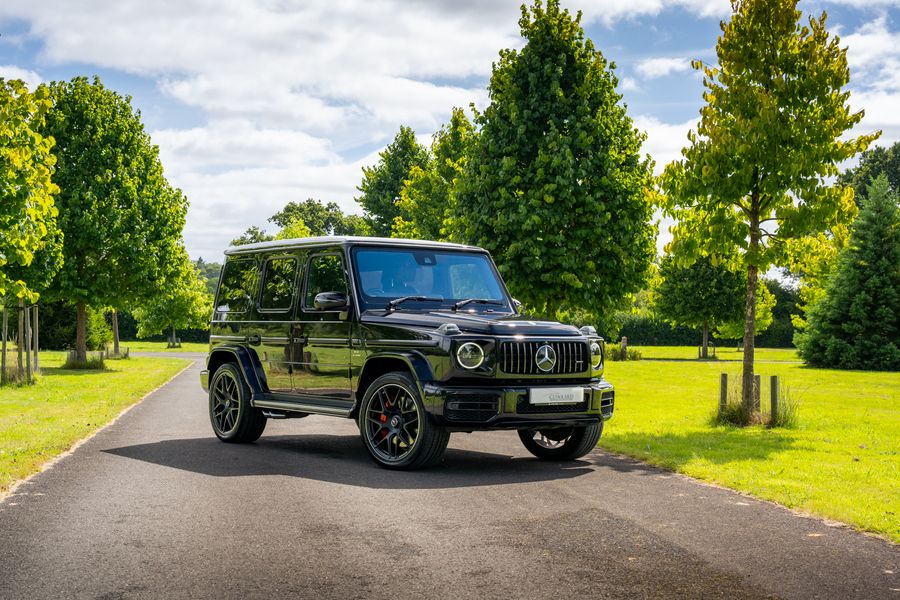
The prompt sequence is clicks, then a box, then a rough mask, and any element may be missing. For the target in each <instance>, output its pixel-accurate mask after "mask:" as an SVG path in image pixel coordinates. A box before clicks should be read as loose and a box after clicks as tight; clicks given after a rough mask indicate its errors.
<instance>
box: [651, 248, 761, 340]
mask: <svg viewBox="0 0 900 600" xmlns="http://www.w3.org/2000/svg"><path fill="white" fill-rule="evenodd" d="M659 270H660V275H661V277H662V283H661V284H660V286H659V290H658V292H657V294H656V310H657V311H658V312H659V314H660V316H661V317H662V318H663V319H664V320H665V321H666V322H668V323H671V324H672V325H675V326H678V325H684V326H686V327H694V328H700V329H702V331H703V338H702V348H703V349H702V353H701V355H702V357H703V358H708V356H709V354H708V346H709V332H710V330H711V329H716V328H717V327H719V326H722V325H726V324H727V323H735V322H740V321H741V317H742V315H743V312H744V310H743V307H744V278H743V276H742V274H741V273H740V272H739V271H737V270H735V269H734V268H730V267H729V265H728V264H727V263H725V262H722V263H719V264H714V263H713V261H712V260H711V259H710V258H708V257H704V258H700V259H698V260H696V261H694V262H693V263H691V264H690V266H683V265H680V264H679V263H678V261H676V260H675V257H673V256H672V255H666V256H664V257H663V259H662V261H660V269H659Z"/></svg>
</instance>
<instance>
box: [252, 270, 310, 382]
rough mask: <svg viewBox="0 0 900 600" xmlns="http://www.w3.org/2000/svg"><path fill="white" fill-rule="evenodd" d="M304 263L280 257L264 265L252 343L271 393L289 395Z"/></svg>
mask: <svg viewBox="0 0 900 600" xmlns="http://www.w3.org/2000/svg"><path fill="white" fill-rule="evenodd" d="M299 271H300V261H299V260H298V259H297V257H295V256H291V255H287V254H280V255H274V256H269V257H267V258H266V260H265V262H264V263H263V266H262V285H261V286H260V294H259V301H258V303H257V313H258V315H259V320H258V321H257V323H256V327H254V332H253V333H254V336H253V337H252V340H251V344H253V345H255V346H256V352H257V355H258V356H259V360H260V362H261V363H262V366H263V370H264V371H265V374H266V381H267V382H268V385H269V390H270V391H272V392H274V393H276V394H289V393H290V392H291V389H292V384H291V366H292V365H291V349H292V348H291V323H292V322H291V314H292V313H293V310H294V306H295V305H296V299H297V296H298V294H297V279H298V273H299Z"/></svg>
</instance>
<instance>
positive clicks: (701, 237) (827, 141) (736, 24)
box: [661, 0, 878, 407]
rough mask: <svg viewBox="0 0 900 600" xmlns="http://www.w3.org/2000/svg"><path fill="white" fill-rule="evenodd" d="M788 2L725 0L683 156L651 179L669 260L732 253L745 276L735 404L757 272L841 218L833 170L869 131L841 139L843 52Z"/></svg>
mask: <svg viewBox="0 0 900 600" xmlns="http://www.w3.org/2000/svg"><path fill="white" fill-rule="evenodd" d="M796 5H797V0H736V1H733V2H732V7H733V9H734V14H733V16H732V18H731V21H730V22H728V23H722V26H721V27H722V35H721V36H719V39H718V42H717V44H716V55H717V57H718V65H717V66H712V65H704V64H701V63H700V62H699V61H698V62H695V63H694V66H695V68H697V69H700V70H701V71H702V72H703V74H704V79H703V85H704V87H705V88H706V91H705V92H704V99H705V101H706V105H705V106H703V108H702V109H701V111H700V123H699V126H698V128H697V131H696V132H694V131H691V132H690V133H689V134H688V140H689V142H690V145H689V146H688V147H687V148H685V149H684V150H682V155H683V156H684V158H683V159H682V160H678V161H675V162H673V163H672V164H670V165H668V166H667V167H666V169H665V172H664V174H663V176H662V178H661V187H662V189H663V190H664V191H665V192H666V194H667V195H666V197H665V198H664V199H663V207H664V210H665V212H666V213H668V214H669V215H670V216H672V217H674V218H675V219H676V221H677V222H678V224H677V225H676V226H675V227H674V228H673V234H674V240H673V242H672V249H673V253H674V254H677V255H681V256H686V257H688V258H691V257H696V256H700V255H719V256H731V255H733V254H734V253H735V252H737V253H738V255H739V257H740V262H741V264H742V268H743V270H744V271H745V272H746V274H747V293H746V298H745V302H744V363H743V376H742V382H741V383H742V386H741V387H742V399H743V402H744V403H745V406H747V407H750V406H752V401H753V358H754V335H755V323H756V295H757V287H758V286H757V284H758V275H759V273H760V271H762V272H765V271H766V270H767V269H768V268H769V266H771V265H772V264H781V265H784V264H785V263H786V262H787V260H786V254H787V246H788V245H787V243H786V242H787V240H790V239H795V238H800V237H804V236H809V235H814V234H815V233H817V232H822V231H825V230H827V229H828V228H829V227H831V226H832V225H833V224H835V223H841V222H848V221H849V220H850V219H852V216H853V214H854V212H855V211H856V206H855V205H854V204H853V198H852V192H851V191H850V190H845V189H844V188H842V187H841V186H839V185H837V186H832V185H830V184H829V178H830V177H833V176H836V175H837V174H838V168H837V165H838V164H839V163H840V162H842V161H844V160H847V159H849V158H850V157H852V156H854V155H855V154H856V153H858V152H860V151H862V150H865V149H866V147H867V146H868V145H869V143H870V142H871V141H872V140H874V139H876V138H877V136H878V134H875V135H863V136H859V137H857V138H848V139H844V138H843V136H844V133H845V132H847V131H848V130H850V129H851V128H853V126H854V125H856V124H857V123H859V121H860V120H861V119H862V117H863V113H862V112H856V113H854V112H851V110H850V107H849V104H848V100H849V96H850V93H849V92H848V91H847V90H845V89H844V86H846V84H847V83H848V81H849V79H850V71H849V69H848V67H847V56H846V49H842V48H841V46H840V42H839V40H838V38H837V37H836V36H831V35H829V33H828V30H827V28H826V24H825V21H826V15H825V13H822V15H821V16H820V17H819V18H817V19H816V18H810V19H809V23H808V25H802V24H801V23H800V18H801V13H800V11H798V10H797V8H796Z"/></svg>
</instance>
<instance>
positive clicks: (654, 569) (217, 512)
mask: <svg viewBox="0 0 900 600" xmlns="http://www.w3.org/2000/svg"><path fill="white" fill-rule="evenodd" d="M198 369H199V364H195V365H194V366H193V367H192V368H190V369H188V370H187V371H185V372H184V373H182V374H181V375H180V376H178V377H177V378H176V379H175V380H174V381H173V382H171V383H170V384H169V385H167V386H166V387H164V388H163V389H161V390H159V391H158V392H156V393H154V394H152V395H151V396H150V397H148V398H147V399H146V400H145V401H144V402H143V403H141V404H140V405H138V406H137V407H135V408H134V409H133V410H131V411H130V412H128V413H127V414H125V415H124V416H123V417H122V418H121V419H120V420H119V421H118V422H116V423H115V424H114V425H113V426H111V427H109V428H107V429H105V430H104V431H102V432H101V433H100V434H98V435H97V436H96V437H94V438H93V439H91V440H90V441H88V442H87V443H85V444H84V445H82V446H81V447H79V448H78V449H77V450H76V451H75V452H74V453H72V454H71V455H69V456H67V457H65V458H63V459H62V460H61V461H59V462H58V463H57V464H56V465H54V466H53V467H52V468H51V469H49V470H47V471H45V472H44V473H42V474H40V475H38V476H37V477H35V478H33V479H32V480H30V481H29V482H28V483H27V484H25V485H22V486H21V487H19V489H18V490H17V493H16V494H15V495H13V496H10V497H8V498H7V499H6V500H5V501H3V502H2V503H0V598H4V599H6V598H28V599H33V598H109V599H111V598H282V597H309V598H313V597H314V598H332V597H334V598H380V597H387V596H396V597H404V598H413V597H426V598H540V597H544V598H546V597H552V598H575V597H578V598H601V597H610V598H663V597H664V598H679V597H684V598H763V597H785V598H866V599H874V598H892V599H900V591H897V588H900V549H898V548H900V547H898V546H893V545H890V544H888V543H887V542H884V541H882V540H879V539H875V538H872V537H867V536H863V535H860V534H856V533H854V532H852V531H850V530H848V529H846V528H843V527H834V526H829V525H827V524H825V523H823V522H821V521H819V520H815V519H808V518H803V517H799V516H796V515H794V514H793V513H791V512H790V511H788V510H785V509H782V508H780V507H777V506H774V505H771V504H767V503H764V502H758V501H755V500H751V499H748V498H746V497H744V496H741V495H739V494H737V493H734V492H730V491H727V490H723V489H719V488H715V487H711V486H706V485H702V484H699V483H697V482H695V481H692V480H689V479H687V478H684V477H681V476H677V475H673V474H670V473H667V472H664V471H660V470H657V469H653V468H650V467H647V466H646V465H644V464H642V463H639V462H635V461H632V460H629V459H624V458H620V457H617V456H614V455H610V454H606V453H603V452H601V451H595V452H594V453H593V454H591V455H590V456H588V457H586V458H585V459H584V460H581V461H578V462H574V463H568V464H548V463H540V462H538V461H536V460H534V459H532V458H531V457H530V455H528V454H527V453H526V452H525V451H524V449H523V448H522V447H521V445H520V443H519V441H518V438H517V436H516V434H515V433H514V432H497V433H479V434H471V435H465V434H455V435H454V436H453V437H452V438H451V441H450V449H449V450H448V452H447V455H446V461H445V462H444V463H443V464H442V465H441V466H439V467H437V468H435V469H432V470H428V471H421V472H414V473H396V472H389V471H384V470H381V469H378V468H377V467H375V465H374V464H373V463H372V462H371V460H370V459H369V457H368V455H367V454H366V453H365V450H364V449H363V447H362V445H361V442H360V441H359V439H358V436H357V432H356V430H355V427H354V425H353V423H352V422H350V421H345V420H341V419H329V418H324V417H309V418H306V419H295V420H287V421H275V422H270V423H269V428H268V429H267V430H266V433H265V434H264V435H263V437H262V438H261V440H260V441H259V442H258V443H256V444H253V445H249V446H232V445H226V444H223V443H221V442H219V441H217V440H216V439H215V438H214V437H213V435H212V432H211V430H210V426H209V423H208V420H207V416H206V406H205V395H204V394H203V392H202V390H201V389H200V387H199V384H198V383H197V380H198V377H197V373H198ZM609 426H611V427H615V420H613V421H611V422H610V424H609Z"/></svg>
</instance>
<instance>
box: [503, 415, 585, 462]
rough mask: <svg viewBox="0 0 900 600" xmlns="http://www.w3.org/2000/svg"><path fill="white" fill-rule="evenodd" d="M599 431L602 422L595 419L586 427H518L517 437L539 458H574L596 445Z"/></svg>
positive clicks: (579, 456)
mask: <svg viewBox="0 0 900 600" xmlns="http://www.w3.org/2000/svg"><path fill="white" fill-rule="evenodd" d="M601 433H603V422H602V421H597V422H596V423H594V424H592V425H588V426H587V427H562V428H559V429H520V430H519V439H520V440H522V443H523V444H524V445H525V449H526V450H528V451H529V452H531V453H532V454H534V455H535V456H537V457H538V458H540V459H541V460H575V459H576V458H581V457H582V456H584V455H585V454H587V453H588V452H590V451H591V450H593V449H594V448H595V447H596V446H597V442H599V441H600V434H601Z"/></svg>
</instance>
